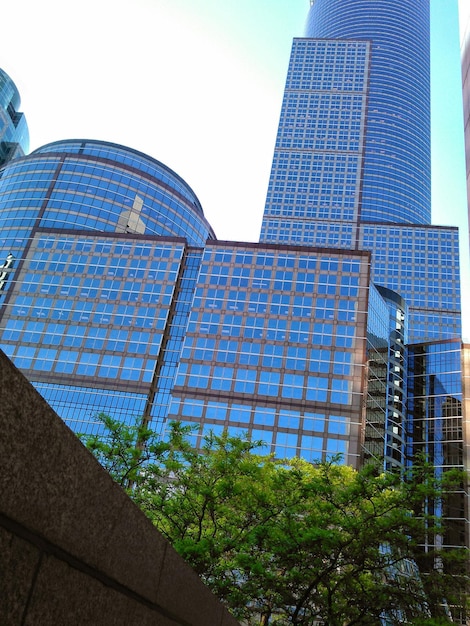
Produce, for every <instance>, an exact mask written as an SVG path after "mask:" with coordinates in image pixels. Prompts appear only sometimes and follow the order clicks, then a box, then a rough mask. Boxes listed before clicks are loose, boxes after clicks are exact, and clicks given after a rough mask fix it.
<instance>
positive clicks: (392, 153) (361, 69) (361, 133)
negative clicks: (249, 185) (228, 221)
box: [260, 0, 461, 342]
mask: <svg viewBox="0 0 470 626" xmlns="http://www.w3.org/2000/svg"><path fill="white" fill-rule="evenodd" d="M396 4H397V3H395V2H391V1H389V0H385V1H384V2H380V3H379V4H378V3H377V2H373V1H371V0H367V1H366V2H364V1H363V0H359V1H355V2H354V3H351V2H348V1H347V0H344V1H343V0H341V1H340V2H336V1H333V2H329V3H327V2H323V1H322V0H317V2H315V3H313V5H312V8H311V12H310V16H309V22H308V27H307V33H308V34H309V35H310V36H315V37H322V39H313V38H304V39H295V40H294V42H293V46H292V53H291V59H290V63H289V69H288V75H287V80H286V88H285V93H284V99H283V104H282V109H281V116H280V122H279V128H278V133H277V138H276V145H275V150H274V157H273V164H272V169H271V175H270V180H269V188H268V193H267V198H266V205H265V211H264V217H263V223H262V229H261V236H260V241H261V242H264V243H267V242H269V243H280V244H284V245H285V244H293V245H312V246H327V247H334V248H341V249H360V250H369V251H370V252H371V253H372V280H373V282H374V283H375V284H376V285H380V286H382V287H385V288H387V289H390V290H392V291H396V292H398V293H400V295H401V296H402V297H403V298H405V300H406V303H407V305H408V307H409V309H410V317H409V332H410V341H411V342H414V341H427V340H430V341H433V340H435V339H444V338H445V339H450V338H453V337H456V336H459V335H460V332H461V319H460V276H459V263H458V258H459V250H458V231H457V229H456V228H444V227H440V226H431V225H430V223H429V222H430V200H429V190H428V187H429V172H428V169H429V166H428V163H429V160H430V147H429V133H428V131H427V130H426V129H427V127H428V121H426V117H427V116H429V102H428V95H429V93H428V86H426V87H425V86H423V85H421V86H420V84H421V83H419V81H418V83H419V84H418V86H417V85H415V84H413V86H411V85H410V80H411V79H410V72H411V70H412V69H413V68H414V63H415V60H416V59H414V60H413V61H412V62H411V61H408V62H407V64H406V67H404V68H403V67H402V68H401V70H400V72H398V74H397V75H395V66H394V65H392V64H391V55H392V53H393V52H396V53H397V59H396V62H397V63H401V61H400V59H401V58H402V57H404V56H407V55H408V56H407V58H409V59H410V58H413V57H412V56H411V55H412V54H414V53H415V52H416V54H418V53H419V54H420V55H421V53H422V52H423V50H422V48H423V46H424V45H425V43H426V37H427V35H426V36H424V37H423V38H422V40H420V41H416V42H415V41H411V39H410V36H409V33H408V34H407V29H411V30H418V31H421V30H422V29H424V28H425V27H426V28H429V24H428V22H429V17H428V15H427V13H428V10H427V9H426V8H425V7H424V4H425V3H424V2H418V3H413V7H412V8H410V13H409V15H410V20H411V22H412V23H411V22H410V23H407V28H406V29H405V31H404V32H403V33H401V34H400V36H399V41H398V42H397V45H396V47H395V46H394V45H392V43H391V42H392V40H393V37H394V30H393V29H392V30H390V25H389V26H386V24H387V23H388V22H387V20H390V24H391V25H393V26H394V27H395V25H396V20H397V16H398V17H399V16H400V11H401V10H402V8H399V7H397V6H396ZM404 4H406V5H408V4H410V5H411V3H408V2H405V3H404ZM353 5H354V6H353ZM407 15H408V14H407ZM400 19H401V18H400ZM365 33H368V36H367V40H365ZM333 37H334V38H333ZM346 37H351V38H361V40H357V39H356V40H355V39H346ZM427 56H428V53H427V52H426V54H424V56H422V55H421V56H420V57H419V59H418V61H417V64H418V66H420V64H421V65H423V67H425V66H427V65H428V62H429V60H428V58H427ZM427 73H428V74H429V71H428V72H427ZM421 78H422V77H420V81H421ZM422 80H423V81H424V83H426V85H427V79H424V78H422ZM421 87H422V88H423V90H422V91H421ZM415 89H418V91H419V99H417V100H412V98H414V93H415ZM390 90H392V91H393V90H395V91H394V92H393V97H391V98H389V92H390ZM404 103H406V111H405V110H403V107H404V106H405V105H404ZM388 104H390V108H389V109H387V106H388ZM399 107H402V110H401V113H399V110H398V109H399ZM378 117H380V120H379V121H378V120H377V119H376V118H378ZM409 118H410V119H411V118H412V119H413V120H415V121H416V123H415V122H413V123H409ZM423 133H427V134H423ZM415 139H416V141H415Z"/></svg>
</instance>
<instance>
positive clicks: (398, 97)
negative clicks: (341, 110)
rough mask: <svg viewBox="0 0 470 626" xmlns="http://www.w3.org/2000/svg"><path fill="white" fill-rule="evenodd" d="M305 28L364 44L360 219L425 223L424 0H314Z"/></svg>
mask: <svg viewBox="0 0 470 626" xmlns="http://www.w3.org/2000/svg"><path fill="white" fill-rule="evenodd" d="M306 36H307V37H314V38H320V37H321V38H325V39H335V40H341V39H360V40H369V41H370V44H371V54H370V77H369V85H368V112H367V124H366V134H365V137H364V141H365V156H364V170H363V182H362V191H361V194H362V199H361V214H362V220H364V221H377V222H392V223H396V222H398V223H405V224H429V223H430V222H431V202H430V197H431V194H430V189H431V175H430V172H431V166H430V145H431V144H430V141H431V134H430V58H429V54H430V52H429V50H430V44H429V37H430V25H429V0H380V1H379V0H315V2H312V3H311V7H310V12H309V15H308V20H307V26H306ZM344 69H345V73H348V72H349V71H351V70H349V68H347V67H345V68H344Z"/></svg>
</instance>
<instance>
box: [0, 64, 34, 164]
mask: <svg viewBox="0 0 470 626" xmlns="http://www.w3.org/2000/svg"><path fill="white" fill-rule="evenodd" d="M20 102H21V100H20V94H19V92H18V89H17V88H16V86H15V84H14V82H13V81H12V80H11V78H10V77H9V76H8V74H7V73H6V72H4V71H3V70H2V69H0V166H2V165H4V164H5V163H6V162H7V161H9V160H10V159H14V158H16V157H20V156H23V155H24V154H26V153H27V152H28V149H29V132H28V126H27V124H26V118H25V116H24V115H23V113H20V112H19V111H18V109H19V107H20Z"/></svg>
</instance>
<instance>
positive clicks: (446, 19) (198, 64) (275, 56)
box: [0, 0, 470, 336]
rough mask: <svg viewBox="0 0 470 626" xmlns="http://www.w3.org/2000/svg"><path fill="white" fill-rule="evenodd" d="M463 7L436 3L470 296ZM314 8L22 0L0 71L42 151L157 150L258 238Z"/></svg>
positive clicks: (441, 108)
mask: <svg viewBox="0 0 470 626" xmlns="http://www.w3.org/2000/svg"><path fill="white" fill-rule="evenodd" d="M458 1H459V0H430V2H431V14H432V15H431V18H432V31H431V38H432V64H433V72H432V103H431V109H432V126H433V139H432V148H433V158H432V168H433V186H432V191H433V221H434V223H436V224H447V225H458V226H460V227H461V230H462V235H463V243H462V252H463V253H465V254H462V274H463V282H464V288H465V300H468V299H469V298H468V295H467V293H468V292H467V289H466V286H467V285H468V284H470V279H469V274H468V267H469V262H468V253H467V250H468V243H467V237H466V233H467V225H466V198H465V168H464V161H463V159H464V150H463V122H462V110H461V86H460V53H459V37H458V19H457V7H458ZM460 2H462V3H463V4H467V5H468V3H469V2H470V0H460ZM308 6H309V2H308V0H224V1H222V0H132V2H131V1H130V0H79V1H78V0H68V1H67V0H66V1H64V0H15V2H8V3H4V4H3V6H2V10H1V17H2V34H1V36H0V67H2V68H3V69H4V70H5V71H6V72H7V73H8V74H9V75H10V76H11V78H12V79H13V80H14V81H15V83H16V84H17V86H18V89H19V90H20V93H21V96H22V110H23V111H24V112H25V114H26V116H27V119H28V124H29V128H30V134H31V149H34V148H36V147H38V146H40V145H43V144H45V143H48V142H50V141H55V140H58V139H73V138H81V137H83V138H93V139H104V140H107V141H114V142H116V143H121V144H124V145H128V146H130V147H132V148H136V149H137V150H141V151H143V152H146V153H147V154H149V155H151V156H153V157H155V158H157V159H158V160H160V161H162V162H163V163H165V164H166V165H168V166H169V167H171V168H172V169H174V170H175V171H176V172H177V173H178V174H179V175H180V176H182V177H183V178H184V179H185V180H186V182H188V183H189V184H190V185H191V187H192V188H193V189H194V191H195V192H196V194H197V195H198V197H199V199H200V201H201V203H202V206H203V208H204V211H205V214H206V217H207V218H208V220H209V222H210V223H211V224H212V226H213V227H214V229H215V232H216V234H217V236H218V237H219V239H235V240H242V241H256V240H257V239H258V234H259V228H260V224H261V217H262V212H263V207H264V198H265V194H266V189H267V182H268V176H269V169H270V163H271V158H272V152H273V146H274V140H275V134H276V130H277V122H278V118H279V112H280V107H281V99H282V91H283V87H284V82H285V76H286V71H287V64H288V59H289V52H290V46H291V41H292V38H293V37H294V36H302V34H303V27H304V22H305V18H306V15H307V12H308ZM468 313H470V307H469V309H468ZM467 317H468V315H467ZM468 331H469V332H466V335H467V336H470V326H469V328H468Z"/></svg>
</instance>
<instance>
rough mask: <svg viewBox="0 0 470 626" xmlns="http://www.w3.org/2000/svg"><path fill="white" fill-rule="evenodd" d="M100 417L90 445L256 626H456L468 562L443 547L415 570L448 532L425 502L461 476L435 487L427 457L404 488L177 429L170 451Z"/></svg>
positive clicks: (386, 476)
mask: <svg viewBox="0 0 470 626" xmlns="http://www.w3.org/2000/svg"><path fill="white" fill-rule="evenodd" d="M100 419H101V421H102V423H103V426H104V428H105V431H107V437H99V436H93V437H90V436H88V437H84V438H83V439H84V442H85V443H86V445H87V447H88V448H89V449H90V450H91V451H92V452H93V453H94V454H95V456H96V457H97V458H98V459H99V460H100V461H101V463H102V464H103V465H104V467H105V468H106V469H108V471H110V473H111V475H112V476H113V477H114V478H115V479H116V480H117V481H118V482H119V483H120V484H121V485H123V486H125V487H126V488H127V491H128V493H129V495H130V496H131V497H132V498H133V499H134V501H135V502H136V503H137V504H138V505H139V506H140V507H141V509H142V510H143V511H144V512H145V514H146V515H147V516H148V517H149V518H150V519H151V520H152V522H153V523H154V524H155V526H156V527H157V528H158V529H159V530H160V532H162V533H163V534H164V535H165V536H166V537H167V538H168V539H169V541H170V542H171V543H172V544H173V546H174V547H175V549H176V550H177V551H178V552H179V554H181V556H183V558H185V559H186V560H187V561H188V563H189V564H190V565H191V566H192V567H193V568H194V569H195V571H196V572H197V573H198V574H199V575H200V577H201V578H202V579H203V580H204V582H205V583H206V584H207V585H208V586H209V587H210V588H211V589H212V590H213V592H214V593H215V594H216V595H217V596H218V597H219V598H220V599H221V600H222V601H223V602H224V603H225V604H226V605H227V606H228V608H229V609H230V610H231V611H232V613H233V614H234V615H235V617H237V618H239V619H243V620H245V623H247V624H253V625H254V624H261V625H267V624H277V625H282V624H294V625H297V626H306V625H311V624H317V623H322V624H327V625H328V626H353V625H354V624H360V625H361V626H368V625H371V626H376V625H379V624H380V623H381V617H383V616H384V615H386V616H387V619H388V621H389V624H391V625H393V624H403V623H405V622H406V621H408V622H409V623H418V620H419V619H420V620H421V621H420V622H419V623H421V624H423V625H424V624H426V623H428V624H432V623H439V622H435V621H434V622H433V621H429V620H430V619H431V617H432V618H439V619H440V620H441V622H440V623H443V624H445V623H449V622H448V620H447V618H446V611H445V610H444V609H445V607H444V606H443V602H444V598H446V600H450V601H452V595H453V593H454V592H455V591H456V589H455V587H456V585H455V581H454V580H452V581H449V579H448V577H447V576H446V574H445V573H444V570H443V568H442V564H443V562H444V561H445V560H446V559H447V558H452V559H455V558H460V556H462V558H463V556H464V555H463V554H462V555H455V554H452V555H451V554H450V553H449V554H448V553H443V552H440V553H439V555H436V556H438V557H439V559H438V560H437V559H435V562H436V564H438V565H439V567H436V568H435V569H433V571H432V572H431V574H432V575H429V574H427V575H426V576H421V575H420V573H419V571H418V564H419V562H420V560H419V557H420V555H421V554H422V549H421V546H422V545H423V543H424V542H425V540H426V542H427V544H428V545H430V544H432V543H433V541H432V539H433V537H435V536H437V535H439V534H440V533H442V530H443V529H442V520H440V519H438V518H435V517H433V516H431V515H428V514H427V513H426V508H425V507H424V503H425V502H426V501H427V499H429V498H434V499H436V498H440V497H441V496H442V490H443V489H445V488H447V483H448V482H449V480H451V479H452V480H455V476H451V475H450V474H447V475H446V476H445V477H444V479H442V480H441V481H437V480H436V478H435V475H434V471H433V469H432V467H430V466H428V465H427V464H426V463H424V462H422V463H419V464H416V465H415V466H414V467H413V469H412V470H410V471H409V472H408V474H407V476H406V477H404V478H405V479H403V477H400V476H397V475H395V474H390V473H382V472H379V471H378V470H377V468H375V467H373V466H372V465H369V466H366V467H365V468H364V469H363V470H361V471H359V472H357V471H355V470H353V469H352V468H350V467H346V466H344V465H341V464H340V463H339V460H340V459H339V458H334V459H331V460H330V461H328V462H321V463H318V464H316V465H312V464H310V463H307V462H306V461H303V460H302V459H298V458H296V459H291V460H276V459H274V458H272V457H270V456H260V455H257V454H255V453H254V449H255V448H257V447H259V445H260V442H257V441H256V442H251V441H249V440H247V439H245V438H242V437H231V436H230V435H229V434H228V433H227V432H224V433H223V434H222V435H220V436H216V435H214V434H213V433H210V434H209V435H208V436H206V437H205V439H204V442H203V444H202V447H201V448H200V449H197V450H196V449H194V448H193V447H192V445H191V444H190V435H191V429H190V428H188V427H184V426H182V425H181V424H179V423H172V424H171V427H170V431H169V434H168V437H167V439H166V440H165V441H164V442H162V441H159V440H158V439H157V437H156V436H155V434H154V433H153V432H152V431H151V430H149V429H148V428H146V427H140V426H125V425H123V424H120V423H118V422H116V421H114V420H112V419H111V418H109V417H107V416H100ZM458 479H459V480H460V476H459V477H458ZM430 556H431V555H430V554H429V552H428V554H427V561H426V562H427V566H428V567H429V562H430ZM431 562H432V559H431ZM431 569H432V566H431ZM449 582H450V583H451V584H449Z"/></svg>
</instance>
